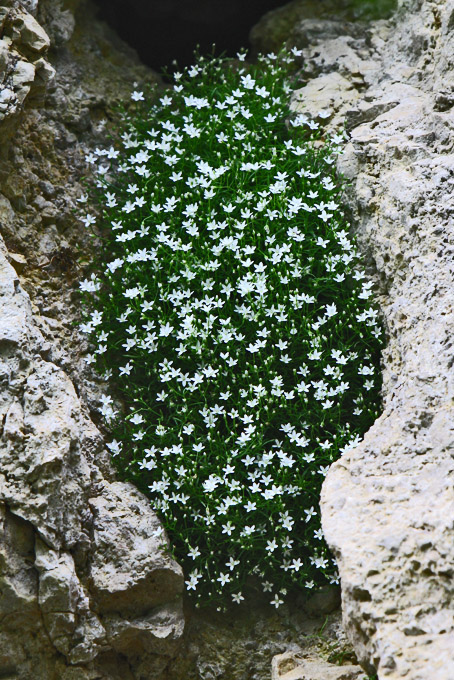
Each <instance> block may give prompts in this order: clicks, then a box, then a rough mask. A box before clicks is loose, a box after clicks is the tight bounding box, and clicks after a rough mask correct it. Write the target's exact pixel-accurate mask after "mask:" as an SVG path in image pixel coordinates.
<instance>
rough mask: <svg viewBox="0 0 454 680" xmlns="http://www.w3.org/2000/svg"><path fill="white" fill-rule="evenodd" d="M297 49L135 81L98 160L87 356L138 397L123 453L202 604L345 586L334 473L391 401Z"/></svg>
mask: <svg viewBox="0 0 454 680" xmlns="http://www.w3.org/2000/svg"><path fill="white" fill-rule="evenodd" d="M293 53H294V54H293V55H292V54H291V53H281V54H279V55H274V54H269V55H267V56H263V57H261V58H260V59H259V60H258V62H257V63H256V64H253V65H251V64H247V63H246V62H245V61H244V54H243V53H241V54H240V55H239V59H238V60H237V61H235V62H234V63H233V64H231V63H229V62H228V61H227V60H223V59H214V58H213V59H212V58H209V59H204V58H198V60H197V61H196V64H195V65H194V66H192V67H190V68H188V69H186V70H185V71H184V73H175V75H174V80H175V82H174V85H173V87H172V88H169V89H168V90H167V91H166V92H165V93H162V92H161V94H159V93H158V92H157V91H152V92H151V93H150V94H149V95H147V96H145V95H144V93H143V92H140V91H134V92H133V94H132V99H133V100H134V102H136V103H134V104H133V109H132V111H131V109H130V110H129V113H125V114H124V121H123V131H122V134H121V136H120V138H119V140H118V143H117V145H116V146H112V147H110V148H109V149H96V150H94V151H93V152H92V153H90V154H89V155H88V157H87V160H88V162H89V163H90V164H92V165H93V166H94V167H95V177H96V180H95V186H94V188H93V190H92V196H93V197H94V200H95V201H96V204H97V206H98V207H99V213H100V217H99V219H97V220H96V219H95V217H94V216H93V215H92V214H90V213H88V214H86V216H85V217H83V222H84V223H85V225H86V226H87V227H89V226H90V225H92V224H94V223H95V222H96V221H97V224H98V231H97V235H98V237H100V238H101V246H100V252H99V257H98V258H97V262H96V263H95V265H96V267H95V270H94V271H93V273H92V274H91V277H89V278H87V279H86V280H84V281H83V282H82V283H81V285H80V287H81V289H82V291H83V295H84V300H85V316H84V323H83V324H82V326H81V328H82V331H84V332H85V333H87V334H88V335H89V338H90V339H91V341H92V343H93V353H92V354H90V355H89V356H88V357H87V361H88V362H90V363H91V362H93V363H95V364H96V367H97V368H98V369H99V370H100V371H101V372H104V373H105V375H107V376H112V378H113V380H114V382H115V385H116V386H117V387H118V388H119V390H120V392H121V395H122V398H123V402H124V403H125V404H126V406H125V409H124V410H123V411H122V412H115V411H114V408H113V400H112V398H111V397H110V396H105V397H104V398H103V404H102V407H101V411H102V413H103V414H104V416H105V417H106V418H107V420H108V421H109V423H110V428H111V430H112V432H113V436H114V437H115V439H114V440H113V441H112V442H111V443H110V444H109V448H110V450H111V452H112V454H113V456H114V460H115V461H116V464H117V467H118V469H119V470H120V471H121V474H122V476H123V478H126V479H129V480H131V481H133V482H134V483H135V484H137V486H138V487H139V488H140V489H142V490H143V491H144V492H145V493H147V494H148V495H149V497H150V499H151V503H152V506H153V508H154V509H155V510H156V511H157V512H158V514H159V515H160V517H161V518H162V521H163V524H164V526H165V528H166V530H167V532H168V534H169V536H170V540H171V543H172V545H173V547H174V555H175V556H176V557H177V558H178V559H179V561H180V562H181V563H182V565H183V567H184V569H185V573H186V586H187V590H188V591H190V592H191V593H192V594H193V595H194V597H195V598H196V600H197V603H198V604H206V603H209V602H214V603H216V604H217V605H218V606H221V607H222V606H225V604H226V603H227V602H229V601H230V602H231V601H233V602H240V601H241V600H242V599H244V594H245V592H246V588H247V587H248V586H249V585H252V586H258V587H259V588H262V589H263V590H264V591H265V592H267V593H268V596H269V599H270V602H271V603H272V604H273V605H275V606H276V607H278V606H279V605H280V604H282V603H283V602H284V601H285V596H286V594H287V593H288V591H289V589H290V588H291V587H292V586H295V585H296V586H298V587H302V588H309V589H310V588H313V587H314V586H316V585H318V584H320V583H326V579H329V580H330V581H331V582H337V576H336V568H335V563H334V561H333V559H332V557H331V555H330V553H329V551H328V548H327V546H326V544H325V542H324V539H323V533H322V529H321V526H320V516H319V509H318V498H319V493H320V487H321V484H322V481H323V479H324V477H325V475H326V473H327V470H328V468H329V466H330V464H331V462H332V461H334V460H335V459H336V458H338V457H339V455H340V454H341V453H342V452H343V451H345V450H346V449H348V448H349V447H352V446H355V445H357V444H358V443H359V441H360V439H361V436H362V434H363V433H364V432H365V431H366V430H367V429H368V428H369V427H370V425H371V424H372V422H373V421H374V419H375V418H376V417H377V415H378V413H379V399H378V395H379V388H380V378H379V370H378V368H377V366H378V360H379V355H380V349H381V345H382V341H381V333H382V331H381V327H380V325H379V321H378V312H377V310H376V309H375V307H374V305H373V304H372V301H371V298H372V290H371V287H372V286H371V282H370V281H368V280H367V279H366V276H365V272H364V270H363V269H362V267H361V266H360V264H359V260H358V254H357V250H356V247H355V244H354V241H353V240H352V238H351V237H350V236H349V234H348V230H347V229H348V226H349V225H348V224H347V223H346V221H345V218H344V215H343V213H342V211H341V209H340V204H339V198H338V197H339V195H340V192H341V189H342V185H341V182H340V180H339V178H338V177H336V174H335V169H334V164H335V158H336V154H337V153H339V152H340V150H341V147H342V142H343V141H344V135H343V134H337V135H335V136H334V137H332V139H328V138H324V137H323V135H322V131H321V128H320V125H319V124H318V123H316V122H311V121H310V120H308V119H307V118H306V117H305V116H303V115H301V114H299V115H293V114H290V110H289V103H288V102H289V94H290V92H291V89H292V84H291V73H292V72H291V63H292V61H293V57H294V55H297V56H298V52H297V51H296V50H293ZM326 115H327V112H326V111H321V112H320V114H319V118H320V119H323V118H324V117H326ZM292 116H293V117H292ZM81 201H82V202H83V201H86V197H82V199H81Z"/></svg>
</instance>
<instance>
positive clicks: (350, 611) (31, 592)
mask: <svg viewBox="0 0 454 680" xmlns="http://www.w3.org/2000/svg"><path fill="white" fill-rule="evenodd" d="M316 5H317V6H318V7H319V8H321V7H322V5H324V6H325V8H326V9H327V11H328V15H327V14H326V12H325V13H323V12H320V11H319V10H317V14H315V13H314V12H313V8H314V7H315V6H316ZM330 5H333V3H332V2H331V0H329V2H328V1H326V2H325V0H324V2H323V3H321V2H318V3H312V2H309V0H308V2H302V1H301V0H297V1H296V2H293V3H291V5H290V10H289V11H291V20H288V19H285V16H284V15H285V13H280V14H279V17H280V18H279V31H280V34H279V35H282V31H283V32H284V33H286V34H288V35H289V36H290V37H289V41H290V42H291V44H292V45H297V46H299V47H301V48H303V50H304V74H305V76H306V80H307V82H306V84H305V86H304V87H302V88H301V90H300V91H299V92H298V93H297V95H296V96H295V99H294V101H293V106H294V108H295V110H302V111H305V112H306V113H307V114H308V115H310V116H312V117H314V118H317V113H318V111H319V110H320V109H321V108H324V109H331V111H332V116H331V118H330V119H329V124H328V127H329V128H331V129H338V128H339V126H343V124H344V122H346V124H347V128H348V130H349V142H348V144H347V145H346V148H345V152H344V154H343V156H341V157H340V158H339V169H340V170H341V172H343V173H345V175H346V176H347V177H348V178H350V179H351V182H352V184H351V186H350V187H349V189H348V192H347V194H346V200H347V201H348V203H349V205H350V209H351V212H352V225H353V227H354V229H355V231H356V233H357V237H358V240H359V244H360V247H361V250H362V252H363V254H364V256H365V257H366V259H367V261H368V269H369V273H370V275H371V276H372V277H373V278H375V281H376V283H377V289H378V291H379V300H380V304H381V308H382V310H383V316H384V321H385V324H386V328H387V333H388V336H389V343H388V347H387V349H386V351H385V353H384V388H383V396H384V413H383V415H382V416H381V417H380V418H379V419H378V421H377V422H376V423H375V425H374V426H373V428H371V430H370V431H369V433H368V434H367V435H366V437H365V439H364V442H363V443H362V444H361V445H360V446H359V447H357V448H356V449H353V450H351V451H350V452H348V453H346V454H344V455H343V457H342V459H341V460H340V461H339V462H338V463H336V464H335V465H334V466H333V467H332V468H331V470H330V472H329V474H328V477H327V479H326V482H325V485H324V489H323V497H322V518H323V527H324V531H325V535H326V538H327V540H328V542H329V544H330V545H331V547H332V549H333V550H334V552H335V555H336V557H337V560H338V564H339V569H340V573H341V578H342V589H343V617H344V624H345V628H346V631H347V633H348V635H349V637H350V639H351V641H352V643H353V645H354V647H355V650H356V652H357V655H358V658H359V659H360V661H361V663H362V664H363V665H364V667H365V668H367V669H368V670H370V671H371V672H373V671H374V670H377V672H378V677H379V679H380V680H381V679H384V678H386V679H388V678H389V679H390V680H398V679H400V678H405V679H406V680H428V678H430V680H452V678H453V677H454V661H453V659H454V654H453V651H452V650H453V649H454V611H453V610H454V604H453V599H454V598H453V590H454V585H453V583H454V579H453V576H454V568H453V561H454V558H453V544H454V540H453V538H454V528H453V527H454V519H453V517H454V494H453V489H452V478H453V468H454V461H453V457H452V450H453V445H454V434H453V432H452V411H453V401H452V400H453V396H454V395H453V393H452V385H451V376H452V363H453V360H452V350H451V338H450V335H451V332H452V326H453V324H454V309H453V296H452V292H451V290H450V286H451V284H452V272H453V266H452V264H451V261H450V260H451V254H452V252H453V244H452V240H453V238H452V234H451V231H452V217H451V212H452V207H451V198H450V195H451V191H452V190H451V186H452V183H453V182H454V154H453V152H452V142H451V141H450V135H451V130H452V127H453V124H454V114H452V113H451V111H452V110H454V109H452V108H451V107H452V106H453V105H454V78H453V77H452V75H451V71H452V68H453V64H452V62H453V61H454V1H453V0H400V7H399V11H398V13H397V15H396V17H395V18H393V19H391V20H387V21H384V20H382V21H377V22H374V23H372V24H358V23H354V22H352V21H350V20H349V17H348V15H345V16H343V15H341V16H339V15H336V12H334V10H333V11H332V13H331V14H329V12H330V11H331V9H332V7H331V9H330ZM311 12H312V13H311ZM281 20H282V22H283V23H282V22H281ZM269 22H270V17H268V18H266V21H264V22H263V23H262V27H263V25H264V24H267V25H271V26H272V25H273V23H272V22H271V24H270V23H269ZM282 26H283V27H284V28H282ZM254 35H255V40H256V45H257V46H260V47H261V48H262V49H266V48H267V40H269V41H270V42H271V45H270V46H271V47H274V46H275V44H276V35H275V33H274V34H273V35H272V36H271V37H270V36H269V37H268V38H267V36H266V31H265V33H263V32H262V33H260V27H259V28H257V30H256V31H255V33H254ZM273 41H274V42H273ZM259 43H260V44H259ZM0 78H1V89H0V137H1V140H2V144H1V145H0V231H1V235H2V240H1V245H0V423H1V428H0V432H1V438H0V467H1V469H0V521H1V525H2V531H1V534H0V622H1V623H0V676H1V677H11V678H14V679H15V680H29V679H30V678H36V680H59V679H60V678H62V679H63V680H95V679H98V678H99V679H101V678H102V679H103V680H120V678H121V679H122V680H124V679H126V680H139V679H140V680H148V679H150V680H152V679H158V678H159V680H180V678H184V679H185V680H189V679H191V680H192V679H194V680H212V679H213V678H216V677H225V678H228V679H229V680H234V679H235V678H238V680H242V678H244V677H250V678H254V680H264V679H265V677H269V672H270V670H271V669H270V664H271V657H272V656H273V655H277V656H276V659H275V662H274V670H273V672H275V674H276V673H279V674H280V675H281V676H282V675H283V674H284V673H285V672H287V673H293V676H295V677H298V674H299V676H302V677H307V674H308V673H309V672H310V673H312V674H313V673H316V672H317V673H318V672H320V674H322V673H324V672H325V673H328V671H329V672H330V673H331V674H334V673H336V672H337V669H335V668H332V664H330V667H329V668H327V667H326V666H325V667H322V666H321V665H319V670H316V669H315V665H316V663H315V661H314V659H313V654H312V651H311V650H310V649H309V647H308V641H309V639H311V638H312V637H313V636H314V633H315V632H316V630H317V626H315V627H314V625H313V624H310V622H308V616H306V614H305V613H304V612H303V610H302V609H301V612H300V613H298V611H290V610H286V609H285V608H283V611H282V612H280V613H275V612H273V613H272V616H271V615H270V612H269V604H268V605H267V607H268V608H264V609H261V608H260V607H257V609H256V611H254V615H257V617H258V618H257V619H256V620H255V621H252V619H251V616H252V612H251V611H250V610H248V611H243V610H241V608H240V610H239V614H238V616H237V618H236V619H235V616H233V617H232V616H230V617H218V618H216V614H214V613H211V614H210V615H209V616H208V615H199V614H197V613H196V612H193V613H192V620H190V621H189V626H188V627H187V628H189V635H187V637H186V640H185V641H183V643H181V641H182V639H183V616H182V610H181V593H182V588H183V577H182V573H181V570H180V568H179V567H178V565H176V564H175V562H173V560H171V559H170V558H169V557H168V555H167V554H166V553H165V552H163V551H162V550H161V549H160V545H161V544H162V541H163V538H162V536H160V529H161V528H160V526H159V522H158V521H157V519H156V517H155V515H154V514H153V513H152V511H151V509H150V507H149V504H148V502H147V501H146V500H145V498H144V497H143V496H142V495H141V494H140V493H139V492H138V491H137V490H135V489H134V488H133V487H132V486H131V485H129V484H124V483H122V482H119V481H117V479H116V477H115V474H114V472H113V469H112V467H111V464H110V458H109V454H108V453H107V452H106V450H105V447H104V438H103V431H102V423H101V422H100V421H99V418H98V416H97V408H98V407H99V405H100V395H101V394H102V392H103V389H104V386H103V384H102V382H101V380H100V379H99V378H97V377H96V376H95V375H93V373H92V372H91V369H90V366H87V365H86V364H85V362H84V361H83V356H82V355H83V354H84V353H85V352H86V350H87V347H86V345H85V344H84V341H83V340H81V338H80V337H79V336H78V334H77V330H75V329H74V327H73V325H72V321H73V319H74V318H76V317H77V298H76V297H75V296H74V292H73V291H74V289H75V287H76V286H77V279H79V278H80V274H81V272H80V271H79V267H80V266H83V259H84V257H85V258H89V256H90V252H91V249H92V247H93V246H92V244H91V241H90V239H89V238H88V237H87V233H86V231H85V230H84V228H83V227H82V226H81V224H80V222H78V220H77V218H76V216H75V215H74V212H73V210H74V207H75V206H76V202H75V199H76V197H78V196H79V195H80V194H81V193H82V191H83V187H82V186H81V184H80V179H81V176H82V175H83V174H84V173H85V172H86V171H87V169H86V165H85V163H84V156H85V152H86V150H88V148H90V147H92V146H94V145H96V144H103V145H105V144H106V128H108V127H109V124H110V123H111V122H114V121H115V116H116V114H115V111H114V108H113V105H114V104H115V103H116V102H117V101H119V100H121V99H127V98H128V95H129V93H130V91H131V89H132V87H133V86H134V83H135V82H136V81H137V82H138V83H139V84H140V83H141V82H143V81H150V79H153V75H152V74H151V72H150V71H149V70H148V69H145V68H144V67H142V66H140V64H139V63H138V62H137V59H136V57H135V55H134V53H133V52H132V50H130V49H128V48H127V47H126V46H125V45H124V44H123V43H121V42H120V41H119V40H118V39H117V38H116V37H115V35H114V34H113V33H111V32H110V31H109V29H108V28H107V27H106V26H104V25H103V24H102V23H100V22H97V21H96V20H94V18H93V15H92V11H91V8H90V5H89V4H87V3H86V2H83V1H81V0H23V2H22V3H19V2H18V1H16V0H7V1H6V2H5V0H4V2H3V4H2V6H1V7H0ZM324 120H325V119H324ZM325 122H326V120H325ZM77 247H79V248H80V249H81V251H80V252H81V253H82V254H83V255H82V257H78V256H77V253H76V248H77ZM77 260H79V264H78V263H77ZM296 609H298V607H296ZM210 617H211V618H210ZM273 617H276V618H273ZM333 625H334V627H333V630H334V632H333V633H332V635H333V637H334V638H337V639H341V640H342V632H341V631H339V630H338V626H337V628H336V624H333ZM180 644H181V647H180ZM279 653H280V654H279ZM282 654H284V655H285V654H286V655H287V656H286V657H285V658H284V659H283V657H282ZM305 656H306V657H307V658H305V660H304V664H305V665H304V664H300V666H298V662H297V660H298V658H299V657H305ZM289 659H291V665H292V666H293V667H292V668H290V666H289V665H287V666H286V665H285V663H284V662H287V661H289ZM295 659H296V661H295ZM328 661H329V659H328ZM281 662H282V664H281ZM347 662H348V663H349V664H350V666H351V664H352V663H353V664H355V658H354V657H351V658H349V659H347ZM289 663H290V661H289ZM267 664H268V666H267ZM314 664H315V665H314ZM323 668H324V670H323ZM281 670H282V673H281ZM342 672H343V673H344V675H345V674H346V673H347V672H348V673H350V675H351V677H355V675H358V674H359V669H357V667H356V668H355V667H347V666H346V667H345V668H344V670H343V671H342ZM303 673H306V675H303ZM338 675H339V673H338ZM283 677H285V675H283ZM340 677H342V674H341V675H340ZM320 680H321V678H320Z"/></svg>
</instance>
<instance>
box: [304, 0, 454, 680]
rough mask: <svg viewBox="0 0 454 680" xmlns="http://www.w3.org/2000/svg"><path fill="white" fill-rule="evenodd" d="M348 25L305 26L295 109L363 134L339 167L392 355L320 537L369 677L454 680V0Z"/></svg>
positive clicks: (327, 494)
mask: <svg viewBox="0 0 454 680" xmlns="http://www.w3.org/2000/svg"><path fill="white" fill-rule="evenodd" d="M344 28H345V33H344V34H343V35H342V34H340V33H338V34H336V32H335V31H331V33H332V37H331V38H329V39H328V40H326V34H325V33H323V31H322V33H321V34H320V39H319V41H318V42H319V44H316V43H317V40H316V39H315V40H314V38H316V36H315V34H314V21H313V20H307V19H305V18H304V16H303V17H302V18H301V21H299V20H294V23H293V27H292V34H291V40H292V42H293V43H296V44H299V45H300V46H301V47H303V48H304V61H305V70H306V73H307V75H308V78H311V80H309V82H308V83H307V85H306V86H305V87H303V88H302V89H301V90H300V91H299V93H298V98H295V102H294V108H295V110H300V111H305V112H306V113H307V114H308V115H309V117H312V118H316V117H317V114H318V111H320V109H322V108H329V109H330V110H331V120H330V126H331V128H335V127H338V126H343V124H344V123H345V124H346V126H347V129H348V130H349V131H350V140H349V143H348V144H347V145H346V148H345V152H344V154H343V156H341V157H340V159H339V170H340V171H341V172H343V173H344V174H345V175H346V177H347V178H348V179H349V180H351V182H352V185H351V187H350V188H349V189H348V195H347V200H348V202H349V205H350V208H351V211H352V217H353V220H352V223H353V224H354V225H355V230H356V233H357V237H358V240H359V243H360V245H361V249H362V251H363V253H364V255H365V257H366V258H367V261H368V262H369V268H370V273H371V275H372V276H373V278H374V279H375V281H376V283H377V287H378V291H379V299H380V303H381V308H382V311H383V317H384V321H385V325H386V329H387V333H388V336H389V344H388V347H387V349H386V351H385V352H384V386H383V398H384V412H383V415H382V416H381V417H380V418H379V419H378V420H377V422H376V423H375V424H374V426H373V427H372V428H371V429H370V431H369V432H368V433H367V434H366V436H365V438H364V441H363V442H362V444H361V445H360V446H358V447H357V448H355V449H353V450H351V451H350V452H348V453H345V454H344V455H343V456H342V458H341V459H340V460H339V461H338V462H337V463H335V464H334V465H333V466H332V468H331V469H330V472H329V474H328V476H327V478H326V481H325V484H324V487H323V494H322V503H321V507H322V519H323V528H324V532H325V536H326V538H327V540H328V543H329V544H330V546H331V548H332V549H333V551H334V553H335V555H336V558H337V560H338V564H339V570H340V575H341V580H342V595H343V616H344V624H345V627H346V631H347V633H348V635H349V637H350V639H351V641H352V643H353V646H354V648H355V650H356V652H357V655H358V658H359V660H360V662H361V663H362V664H363V665H364V667H365V668H367V669H368V670H370V672H373V671H374V670H376V671H378V677H379V678H380V680H382V679H385V678H386V679H389V680H400V679H401V678H402V679H403V678H405V679H406V680H427V679H428V678H430V679H431V680H451V678H453V677H454V653H453V650H454V578H453V577H454V566H453V565H454V519H453V518H454V456H453V450H454V429H453V428H454V426H453V422H454V401H453V398H454V392H453V389H454V382H453V368H452V367H453V350H452V336H453V333H454V327H453V324H454V307H453V293H452V290H453V272H454V270H453V265H452V252H453V220H452V194H453V184H454V153H453V142H452V132H453V126H454V108H453V105H454V97H453V94H452V91H453V87H454V80H453V75H452V73H453V70H452V67H453V60H454V3H453V2H452V1H451V0H431V1H429V0H426V1H424V0H402V1H401V2H400V9H399V12H398V14H397V15H396V17H395V19H394V20H392V21H379V22H376V23H375V24H371V25H370V26H369V27H367V26H366V27H364V30H363V32H362V35H358V31H357V27H356V28H355V29H354V30H352V31H350V27H349V26H348V25H344ZM308 33H310V34H311V35H312V42H311V44H310V45H309V46H308V42H307V36H308ZM298 100H299V101H298Z"/></svg>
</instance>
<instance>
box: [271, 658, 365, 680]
mask: <svg viewBox="0 0 454 680" xmlns="http://www.w3.org/2000/svg"><path fill="white" fill-rule="evenodd" d="M365 677H366V676H365V675H364V671H363V670H362V668H360V667H359V666H352V665H348V666H339V665H336V664H333V663H329V662H328V661H323V660H321V659H311V658H310V657H308V658H305V657H304V656H303V655H302V654H298V653H294V652H286V653H285V654H278V655H277V656H275V657H274V658H273V662H272V666H271V680H365Z"/></svg>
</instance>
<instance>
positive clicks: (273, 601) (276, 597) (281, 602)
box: [270, 595, 284, 609]
mask: <svg viewBox="0 0 454 680" xmlns="http://www.w3.org/2000/svg"><path fill="white" fill-rule="evenodd" d="M270 604H272V605H274V606H275V607H276V609H277V608H278V607H280V605H281V604H284V600H280V599H279V595H275V596H274V599H273V600H271V602H270Z"/></svg>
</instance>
